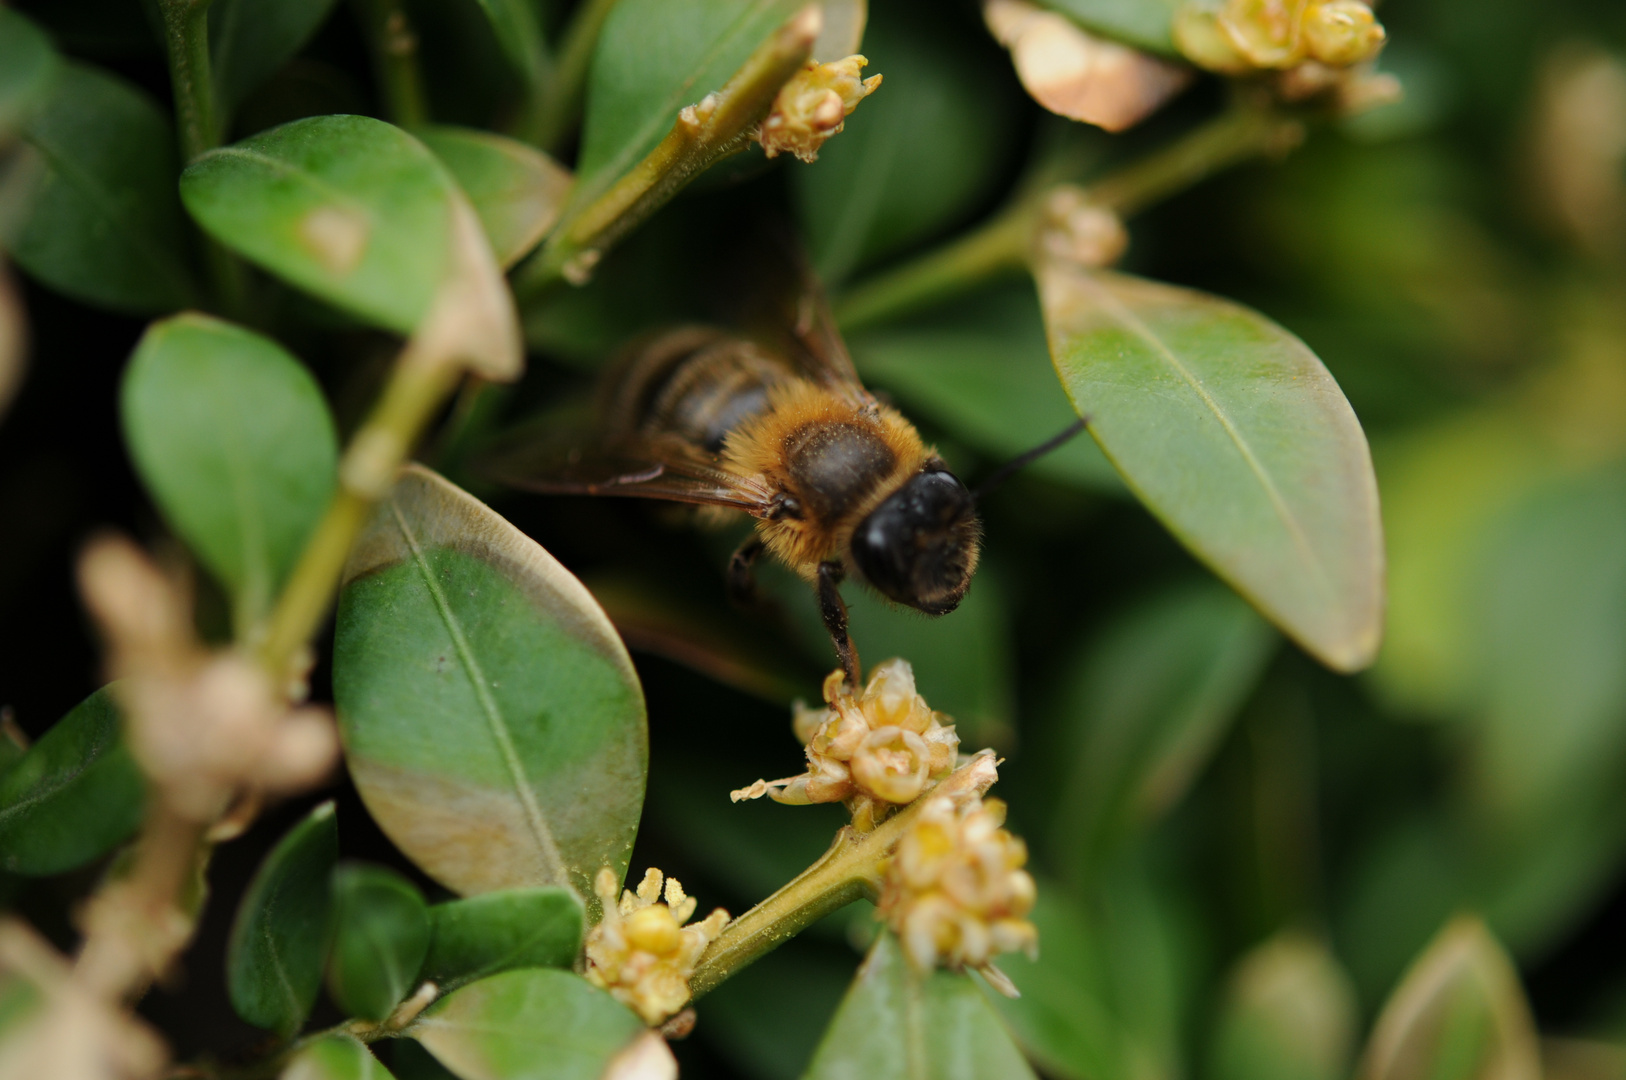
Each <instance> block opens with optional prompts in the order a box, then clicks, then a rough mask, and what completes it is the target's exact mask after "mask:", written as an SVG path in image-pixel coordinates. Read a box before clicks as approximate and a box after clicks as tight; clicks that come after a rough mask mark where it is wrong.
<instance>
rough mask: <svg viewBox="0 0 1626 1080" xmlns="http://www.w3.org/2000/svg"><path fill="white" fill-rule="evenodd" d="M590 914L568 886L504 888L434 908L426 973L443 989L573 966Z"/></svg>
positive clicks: (424, 974) (431, 918)
mask: <svg viewBox="0 0 1626 1080" xmlns="http://www.w3.org/2000/svg"><path fill="white" fill-rule="evenodd" d="M585 918H586V913H585V912H584V911H583V910H582V902H581V900H580V899H578V898H577V896H576V894H575V893H574V892H572V891H571V890H569V889H566V888H559V887H557V886H544V887H542V888H537V889H505V890H503V891H501V892H492V893H486V894H485V895H483V896H471V897H469V898H468V899H466V900H452V901H450V902H448V903H444V904H436V905H435V906H434V907H432V908H430V909H429V922H430V927H431V935H430V939H429V955H428V957H427V958H426V959H425V960H424V963H423V977H424V978H426V979H433V980H434V982H435V985H437V986H439V987H440V988H441V989H442V990H446V989H450V988H453V987H457V986H462V985H463V984H464V983H468V982H473V981H474V980H476V979H483V978H485V977H486V976H488V975H496V974H499V973H500V972H504V971H509V970H511V969H513V968H528V967H569V966H570V965H571V964H572V963H574V962H575V960H576V954H577V952H578V951H580V949H581V944H582V932H583V930H584V925H583V924H584V922H585Z"/></svg>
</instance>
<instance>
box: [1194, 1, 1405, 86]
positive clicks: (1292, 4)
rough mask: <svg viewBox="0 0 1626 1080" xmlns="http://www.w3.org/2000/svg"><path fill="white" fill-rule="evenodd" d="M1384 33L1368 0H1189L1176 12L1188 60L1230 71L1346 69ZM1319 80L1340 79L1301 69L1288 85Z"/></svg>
mask: <svg viewBox="0 0 1626 1080" xmlns="http://www.w3.org/2000/svg"><path fill="white" fill-rule="evenodd" d="M1384 40H1385V33H1384V29H1383V25H1382V24H1381V23H1379V22H1378V20H1377V17H1376V16H1375V15H1373V14H1372V6H1371V4H1370V3H1368V2H1367V0H1188V2H1187V3H1186V4H1185V5H1184V6H1183V7H1181V8H1180V9H1179V11H1178V12H1176V14H1175V19H1174V41H1175V44H1176V46H1178V47H1179V49H1180V51H1181V53H1183V54H1184V55H1185V57H1186V59H1188V60H1190V61H1191V62H1192V63H1194V64H1196V65H1197V66H1198V67H1201V68H1206V69H1208V70H1209V71H1217V72H1220V73H1221V74H1225V75H1245V74H1248V73H1249V72H1254V71H1280V72H1287V73H1289V74H1290V75H1291V74H1292V73H1294V72H1297V71H1298V69H1300V68H1301V67H1303V66H1305V65H1318V66H1320V67H1322V68H1324V69H1328V71H1329V72H1343V71H1344V69H1349V68H1354V67H1356V66H1357V65H1361V64H1365V63H1367V62H1368V61H1370V60H1372V59H1373V58H1374V57H1375V56H1377V54H1378V51H1379V50H1380V49H1382V48H1383V44H1384ZM1350 77H1352V78H1362V77H1365V76H1364V75H1363V74H1361V73H1352V74H1351V76H1350ZM1312 81H1320V82H1323V83H1325V84H1327V85H1328V86H1331V85H1332V84H1334V83H1336V82H1338V81H1340V79H1339V78H1333V77H1332V76H1331V75H1330V74H1322V73H1314V74H1311V73H1299V74H1298V75H1297V76H1296V77H1292V78H1290V79H1289V80H1288V81H1287V83H1285V84H1284V87H1285V88H1289V89H1290V88H1293V87H1298V88H1300V89H1302V88H1303V87H1304V86H1306V85H1309V83H1310V82H1312Z"/></svg>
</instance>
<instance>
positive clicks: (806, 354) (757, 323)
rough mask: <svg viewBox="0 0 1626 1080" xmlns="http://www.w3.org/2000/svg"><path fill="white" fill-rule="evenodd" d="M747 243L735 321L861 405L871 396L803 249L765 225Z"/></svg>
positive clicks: (787, 235) (741, 262)
mask: <svg viewBox="0 0 1626 1080" xmlns="http://www.w3.org/2000/svg"><path fill="white" fill-rule="evenodd" d="M746 242H747V243H748V245H749V249H748V251H747V252H746V253H745V254H744V255H742V256H741V257H740V258H739V260H738V261H737V263H736V265H737V266H738V267H740V268H741V269H740V273H742V274H748V275H749V276H748V277H746V278H744V279H743V281H742V284H741V287H740V288H739V289H737V290H734V291H733V295H734V296H736V297H738V303H737V312H736V316H737V321H738V322H740V323H741V324H742V325H743V326H744V327H745V328H746V329H747V330H749V332H750V333H751V335H752V336H753V337H756V338H759V339H761V340H763V341H764V342H765V343H767V344H770V345H772V346H774V347H775V348H776V350H777V351H779V352H780V353H782V354H783V355H784V356H786V357H788V358H790V359H791V360H792V361H793V362H794V363H795V364H796V366H797V367H798V368H799V369H800V370H801V371H802V373H803V374H805V375H806V376H807V377H808V378H810V379H812V380H813V381H814V382H817V383H819V384H820V385H822V386H826V387H829V388H830V389H832V390H836V391H838V392H840V393H842V394H843V395H844V396H846V397H848V398H850V399H851V400H852V401H853V403H854V404H863V403H864V402H865V401H867V400H868V398H869V395H868V394H867V393H866V392H865V391H864V387H863V383H861V382H860V381H859V379H858V371H857V369H855V368H854V367H853V359H852V354H850V353H849V352H848V351H847V343H846V341H845V340H843V339H842V336H841V331H840V330H839V329H837V327H836V321H835V318H834V316H833V315H831V313H830V302H829V300H828V299H826V297H825V295H824V288H823V287H822V286H821V285H820V284H819V279H818V275H816V274H815V273H814V272H813V267H812V265H811V264H810V263H809V262H808V260H807V255H806V253H805V252H804V251H803V250H802V247H801V245H800V244H798V243H797V242H796V241H795V240H794V239H793V238H792V237H791V235H790V233H789V231H788V230H782V229H777V228H771V227H768V226H766V225H764V226H761V227H759V228H758V229H757V230H756V231H755V232H754V234H753V235H751V236H749V237H748V239H747V241H746Z"/></svg>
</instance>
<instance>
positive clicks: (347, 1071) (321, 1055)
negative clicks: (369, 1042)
mask: <svg viewBox="0 0 1626 1080" xmlns="http://www.w3.org/2000/svg"><path fill="white" fill-rule="evenodd" d="M277 1075H278V1076H279V1077H280V1078H281V1080H395V1076H394V1074H393V1073H391V1072H390V1071H389V1070H388V1069H386V1068H384V1066H383V1065H382V1064H380V1062H379V1060H378V1059H377V1058H375V1057H373V1054H372V1051H370V1050H368V1049H367V1047H366V1046H364V1045H362V1042H361V1040H360V1039H358V1038H356V1037H355V1036H354V1035H324V1036H322V1037H321V1038H320V1039H317V1040H316V1041H315V1042H313V1043H310V1044H309V1045H307V1046H305V1047H304V1048H302V1049H301V1050H300V1051H299V1052H298V1053H297V1054H295V1055H294V1056H293V1057H291V1058H289V1059H288V1063H287V1064H286V1065H284V1066H283V1067H282V1072H280V1073H278V1074H277Z"/></svg>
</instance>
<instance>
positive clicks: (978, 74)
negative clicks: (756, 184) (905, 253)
mask: <svg viewBox="0 0 1626 1080" xmlns="http://www.w3.org/2000/svg"><path fill="white" fill-rule="evenodd" d="M864 55H865V56H866V57H868V58H869V61H870V66H869V68H868V69H867V72H879V73H880V74H882V75H884V76H885V78H886V81H885V83H884V84H883V85H882V86H881V88H880V90H879V91H878V92H876V94H875V95H874V96H873V97H871V98H869V99H868V100H866V101H865V102H864V105H863V107H862V108H861V109H860V110H859V111H858V112H857V113H855V114H854V115H853V118H852V119H851V120H849V121H848V123H847V126H846V129H845V130H844V131H843V132H842V133H841V134H840V135H839V136H837V137H836V138H834V139H832V140H830V141H829V142H828V143H826V144H825V146H824V148H823V149H822V150H820V151H819V160H818V162H817V164H816V165H815V166H814V167H812V168H805V169H795V170H793V171H792V173H791V175H790V180H791V184H792V193H793V196H794V200H795V205H796V209H797V213H798V217H799V218H800V220H801V224H802V230H803V233H804V234H805V235H806V236H807V239H808V248H809V253H810V255H811V256H812V259H813V264H814V266H815V268H816V269H817V270H818V272H819V277H820V278H821V279H822V280H824V281H827V282H830V283H832V284H834V283H837V282H840V281H841V280H843V279H844V278H846V277H848V276H849V275H850V274H851V273H852V272H853V271H854V270H856V269H858V268H859V267H861V266H863V265H864V264H866V263H868V262H872V261H874V260H875V259H877V258H880V257H883V256H885V255H889V254H894V253H896V252H898V251H900V250H901V249H903V248H905V247H907V246H909V245H910V244H913V243H916V242H918V241H920V240H923V239H925V238H926V237H928V236H930V235H932V234H933V233H936V232H939V231H941V230H942V229H943V228H945V227H947V226H949V225H952V224H954V223H955V222H956V221H957V220H959V219H961V218H963V217H964V216H965V215H966V214H968V213H970V212H971V211H973V210H974V209H975V208H976V206H977V204H978V203H979V202H981V201H982V200H984V199H986V198H987V196H988V194H989V192H990V188H991V185H993V184H994V183H996V182H997V181H998V180H999V178H1000V176H1001V175H1002V174H1003V173H1004V171H1005V168H1006V160H1007V156H1008V154H1009V151H1010V150H1011V149H1012V147H1013V142H1014V140H1013V136H1014V134H1015V132H1016V131H1017V130H1018V127H1019V125H1018V124H1016V123H1014V122H1013V115H1014V113H1015V111H1016V110H1015V106H1016V105H1017V103H1018V99H1017V97H1016V95H1015V94H1014V93H1012V92H1010V89H1009V88H1010V86H1011V80H1010V78H1009V76H1008V75H1006V74H1005V72H1004V71H1003V70H1002V69H1003V68H1004V67H1006V66H1007V65H1006V63H1005V61H1004V59H1003V58H1002V57H1001V56H1000V54H999V52H998V50H997V49H995V48H993V47H992V45H991V43H990V42H989V41H988V38H987V35H986V33H984V32H983V30H982V28H981V27H980V26H976V25H974V24H969V23H968V22H967V21H963V20H962V19H961V17H960V16H959V15H958V13H956V12H953V11H951V10H945V9H944V8H943V7H942V6H941V5H938V4H910V5H899V4H881V5H879V6H878V7H877V8H876V10H875V14H874V18H873V19H871V20H870V24H869V27H868V29H867V31H866V33H865V36H864ZM819 59H821V60H823V59H826V58H825V57H819Z"/></svg>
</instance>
